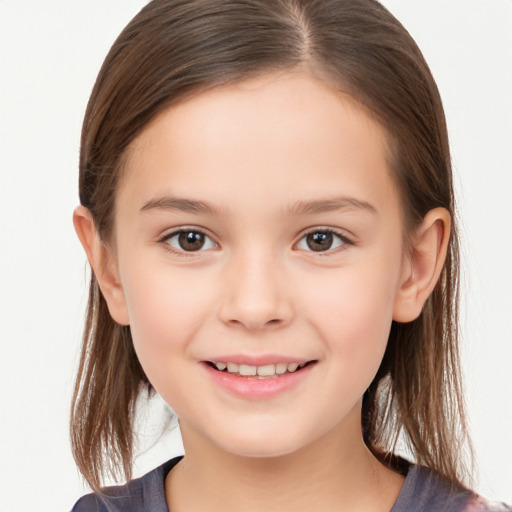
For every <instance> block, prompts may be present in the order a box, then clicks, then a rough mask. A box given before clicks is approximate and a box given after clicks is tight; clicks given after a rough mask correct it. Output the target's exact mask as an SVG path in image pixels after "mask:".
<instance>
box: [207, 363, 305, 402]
mask: <svg viewBox="0 0 512 512" xmlns="http://www.w3.org/2000/svg"><path fill="white" fill-rule="evenodd" d="M203 366H204V367H205V369H206V371H207V372H208V374H209V375H210V377H211V379H212V380H213V381H214V382H215V383H216V384H217V385H218V386H220V387H221V388H223V389H226V390H227V391H229V392H230V393H232V394H234V395H237V396H240V397H242V398H245V399H248V400H263V399H266V398H272V397H274V396H276V395H279V394H281V393H284V392H286V391H288V390H290V389H292V388H294V387H295V386H297V385H299V383H300V382H301V381H303V380H304V379H305V378H306V377H307V376H308V375H309V374H310V373H311V370H312V368H313V367H314V366H315V363H310V364H308V365H307V366H305V367H304V368H302V369H300V370H297V371H295V372H293V373H283V374H282V375H276V376H275V377H272V378H269V377H267V378H265V379H258V378H256V377H241V376H239V375H233V374H231V373H228V372H221V371H218V370H214V369H213V368H212V367H211V366H210V365H209V364H206V363H204V364H203Z"/></svg>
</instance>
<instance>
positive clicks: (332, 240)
mask: <svg viewBox="0 0 512 512" xmlns="http://www.w3.org/2000/svg"><path fill="white" fill-rule="evenodd" d="M346 243H349V242H348V240H346V239H345V238H344V237H343V236H341V235H338V234H337V233H334V232H333V231H328V230H326V231H313V232H311V233H308V234H307V235H305V236H304V237H303V238H302V239H301V240H300V241H299V243H298V244H297V248H298V249H301V250H305V251H313V252H327V251H330V250H332V249H336V248H338V247H341V246H342V245H345V244H346Z"/></svg>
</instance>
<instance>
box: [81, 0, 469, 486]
mask: <svg viewBox="0 0 512 512" xmlns="http://www.w3.org/2000/svg"><path fill="white" fill-rule="evenodd" d="M299 65H302V66H306V67H307V68H308V69H310V70H311V71H312V72H317V73H320V74H322V76H323V77H324V78H326V79H327V80H329V81H330V82H331V83H334V84H336V85H337V86H338V87H339V88H341V89H343V90H344V91H345V92H348V93H349V94H351V95H352V96H353V97H354V98H355V99H356V100H357V101H359V102H360V103H361V104H363V105H364V106H365V107H366V108H367V109H369V111H371V112H372V113H373V115H374V116H375V118H376V119H378V120H379V122H380V123H381V124H382V126H384V128H385V129H386V131H387V134H388V141H389V146H390V164H391V168H392V169H393V171H394V175H395V178H396V180H397V183H398V186H399V189H400V192H401V197H402V202H403V207H404V211H405V214H406V215H405V218H406V219H407V223H408V225H407V230H408V231H410V229H411V228H412V227H413V226H414V225H416V224H417V223H418V222H420V221H421V219H422V218H423V217H424V216H425V214H426V213H427V212H428V211H429V210H431V209H432V208H436V207H439V206H442V207H444V208H446V209H448V210H449V211H450V212H451V214H452V220H453V228H452V232H451V235H450V236H451V240H450V245H449V251H448V255H447V259H446V262H445V265H444V269H443V271H442V274H441V278H440V280H439V282H438V283H437V285H436V287H435V289H434V291H433V293H432V295H431V296H430V297H429V299H428V300H427V302H426V304H425V306H424V309H423V311H422V313H421V315H420V316H419V318H418V319H417V320H415V321H413V322H410V323H407V324H398V323H393V325H392V328H391V333H390V337H389V341H388V347H387V350H386V353H385V356H384V359H383V361H382V364H381V366H380V369H379V371H378V374H377V376H376V377H375V379H374V381H373V382H372V383H371V385H370V387H369V389H368V391H367V392H366V393H365V396H364V398H363V416H362V421H363V432H364V439H365V442H366V444H367V445H368V446H369V448H370V449H371V450H372V451H373V452H374V453H375V454H376V455H377V456H378V457H379V458H380V459H381V460H382V461H383V462H385V463H388V464H389V465H390V466H393V465H394V464H395V463H396V458H395V457H394V455H393V454H394V451H395V449H396V444H397V440H398V439H399V437H400V436H403V437H404V439H405V441H406V443H407V445H408V446H409V448H410V449H411V451H412V453H413V456H414V457H415V459H416V462H418V463H422V464H425V465H427V466H429V467H431V468H432V469H434V470H436V471H438V472H439V473H441V474H442V475H445V476H446V477H447V478H448V479H449V480H450V481H451V482H452V483H453V484H454V485H458V484H459V483H460V482H461V481H462V479H463V478H464V477H465V475H464V473H463V463H462V462H461V457H460V447H461V444H463V441H464V439H466V437H467V436H466V427H465V419H464V407H463V399H462V391H461V381H460V368H459V357H458V348H457V324H458V318H457V316H458V315H457V307H458V263H459V261H458V245H457V231H456V224H455V218H454V197H453V189H452V175H451V166H450V154H449V147H448V137H447V131H446V124H445V118H444V113H443V108H442V104H441V99H440V96H439V93H438V90H437V87H436V84H435V82H434V79H433V77H432V75H431V73H430V71H429V68H428V66H427V64H426V62H425V60H424V59H423V56H422V54H421V52H420V50H419V49H418V47H417V46H416V44H415V42H414V41H413V39H412V38H411V36H410V35H409V34H408V32H407V31H406V30H405V29H404V28H403V26H402V25H401V24H400V23H399V22H398V21H397V20H396V19H395V18H394V17H393V16H392V15H391V14H390V13H389V12H388V11H387V10H386V9H385V8H384V7H382V6H381V5H380V4H379V3H378V2H377V1H375V0H154V1H153V2H151V3H149V4H148V5H147V6H146V7H145V8H143V9H142V11H141V12H140V13H139V14H138V15H137V16H136V17H135V18H134V19H133V20H132V21H131V22H130V23H129V25H128V26H127V27H126V28H125V29H124V31H123V32H122V33H121V35H120V36H119V38H118V39H117V40H116V42H115V43H114V45H113V46H112V48H111V50H110V52H109V54H108V55H107V57H106V59H105V62H104V64H103V66H102V68H101V71H100V73H99V76H98V78H97V81H96V84H95V86H94V89H93V91H92V94H91V98H90V101H89V104H88V107H87V112H86V115H85V120H84V125H83V132H82V141H81V153H80V201H81V203H82V204H83V205H84V206H86V207H87V208H88V209H89V210H90V212H91V214H92V217H93V219H94V222H95V224H96V227H97V229H98V232H99V234H100V236H101V237H102V239H103V240H104V241H105V242H108V240H109V238H110V236H111V234H112V230H113V227H114V213H115V197H116V194H115V192H116V189H117V186H118V183H119V180H120V177H121V173H122V168H123V159H124V157H125V155H126V153H127V148H128V147H129V146H130V144H131V143H132V142H133V141H134V139H135V138H136V137H137V135H139V134H140V133H141V131H142V130H143V129H144V127H145V126H146V125H147V124H148V122H149V121H150V120H152V119H153V118H154V117H155V116H156V115H158V114H159V113H161V112H162V111H163V110H165V109H167V108H168V107H169V106H170V105H172V104H175V103H176V102H179V101H180V100H182V99H183V98H184V97H185V96H187V95H191V94H197V93H198V92H201V91H202V90H205V89H208V88H211V87H215V86H219V85H222V84H227V83H231V82H234V81H238V80H242V79H247V78H249V77H251V76H255V75H257V74H262V73H267V72H271V71H278V70H288V69H292V68H294V67H296V66H299ZM149 388H150V383H149V382H148V379H147V378H146V376H145V374H144V371H143V369H142V368H141V366H140V364H139V362H138V360H137V357H136V354H135V352H134V349H133V345H132V340H131V334H130V329H129V327H124V326H121V325H118V324H116V323H115V322H114V321H113V320H112V318H111V317H110V315H109V312H108V309H107V305H106V302H105V300H104V298H103V297H102V294H101V291H100V290H99V287H98V283H97V281H96V278H95V276H94V274H92V276H91V283H90V294H89V304H88V309H87V320H86V325H85V332H84V338H83V348H82V353H81V359H80V366H79V371H78V376H77V381H76V387H75V392H74V396H73V404H72V414H71V439H72V447H73V453H74V456H75V459H76V462H77V464H78V467H79V468H80V471H81V472H82V474H83V475H84V476H85V478H86V479H87V481H88V482H89V483H90V485H91V486H92V487H93V488H94V489H98V488H99V486H100V485H101V482H102V478H103V476H104V475H105V474H106V473H109V472H110V473H111V474H112V475H114V476H125V477H126V478H130V475H131V462H132V455H133V440H134V439H133V438H134V432H133V420H134V411H135V403H136V401H137V398H138V396H139V395H140V394H141V392H142V391H143V390H144V389H149Z"/></svg>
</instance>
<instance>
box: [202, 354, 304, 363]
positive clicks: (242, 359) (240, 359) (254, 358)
mask: <svg viewBox="0 0 512 512" xmlns="http://www.w3.org/2000/svg"><path fill="white" fill-rule="evenodd" d="M312 360H313V359H304V358H297V357H293V356H292V357H287V356H283V355H273V354H265V355H244V354H239V355H233V354H231V355H219V356H215V357H213V358H210V359H205V361H210V362H212V363H218V362H224V363H228V362H229V363H235V364H238V365H240V364H247V365H249V366H265V365H267V364H279V363H297V364H302V363H307V362H308V361H312Z"/></svg>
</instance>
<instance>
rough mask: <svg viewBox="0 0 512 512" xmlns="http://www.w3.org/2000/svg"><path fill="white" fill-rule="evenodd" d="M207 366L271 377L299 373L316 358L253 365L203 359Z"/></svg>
mask: <svg viewBox="0 0 512 512" xmlns="http://www.w3.org/2000/svg"><path fill="white" fill-rule="evenodd" d="M205 362H206V364H207V365H208V366H210V367H211V368H213V369H214V370H216V371H218V372H220V373H226V374H230V375H233V376H236V377H247V378H253V379H273V378H276V377H280V376H281V375H286V374H291V373H299V372H301V371H303V370H304V368H306V367H308V366H311V365H313V364H315V363H316V360H311V361H305V362H300V363H297V362H290V363H276V364H265V365H262V366H253V365H249V364H237V363H233V362H229V361H205Z"/></svg>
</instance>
